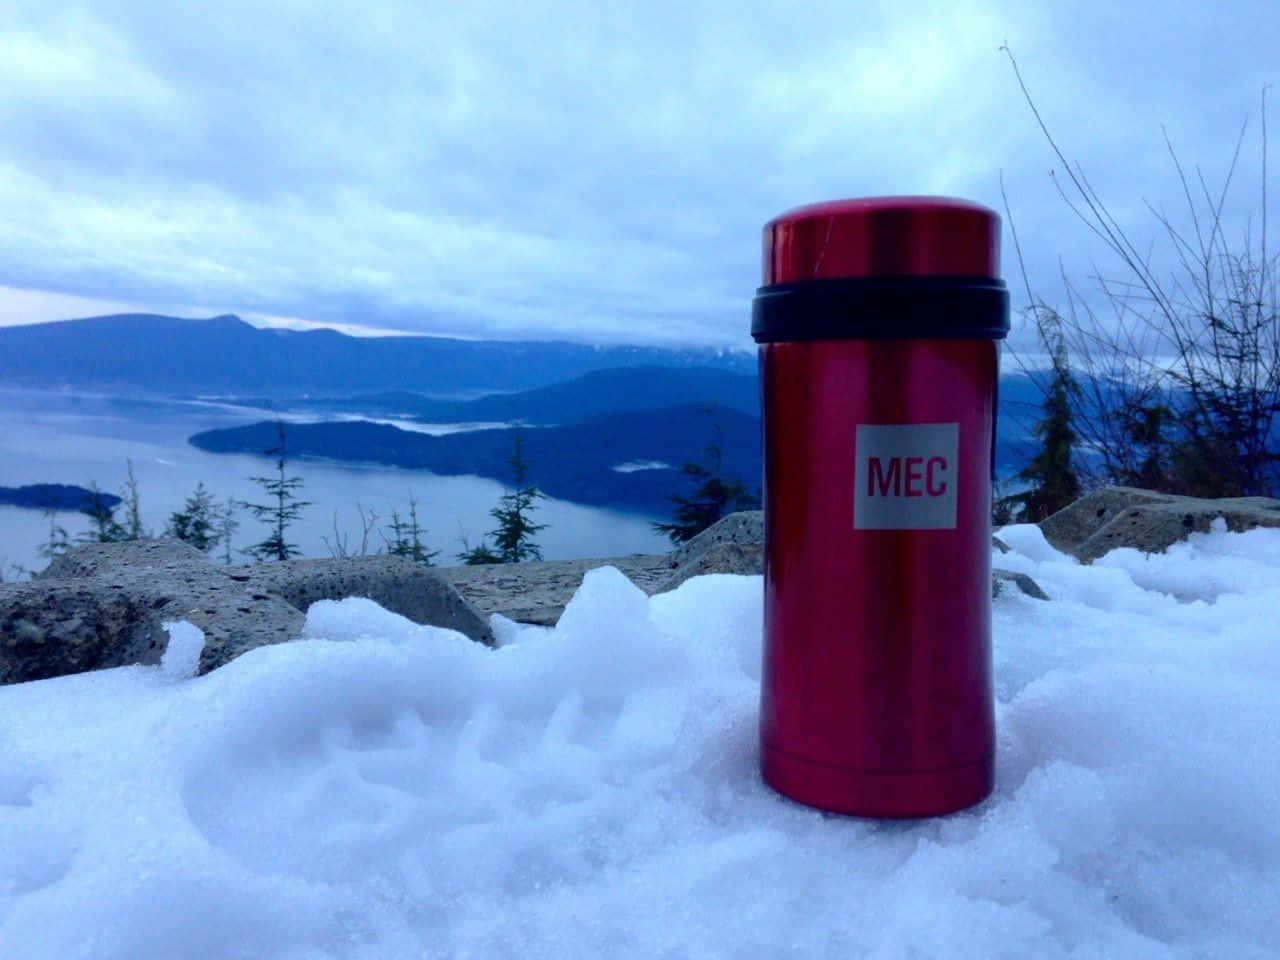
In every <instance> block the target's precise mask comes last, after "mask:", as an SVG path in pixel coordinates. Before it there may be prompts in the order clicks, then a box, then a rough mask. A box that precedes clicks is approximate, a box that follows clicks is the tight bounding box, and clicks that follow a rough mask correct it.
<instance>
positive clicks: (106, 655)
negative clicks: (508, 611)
mask: <svg viewBox="0 0 1280 960" xmlns="http://www.w3.org/2000/svg"><path fill="white" fill-rule="evenodd" d="M357 595H358V596H369V597H371V598H372V599H374V600H375V601H376V602H378V603H380V604H382V606H384V607H386V608H387V609H389V610H392V611H394V612H396V613H400V614H402V615H403V616H406V617H408V618H409V619H411V620H415V621H417V622H419V623H429V624H432V625H435V626H443V627H448V628H450V629H454V630H458V631H460V632H462V633H464V634H466V635H467V636H469V637H471V638H472V639H473V640H477V641H479V642H481V643H487V644H492V643H493V635H492V633H491V631H490V629H489V626H488V624H487V622H486V621H485V620H484V619H483V618H482V617H481V616H480V614H479V613H477V612H476V611H475V610H474V609H473V608H471V607H470V606H469V605H468V604H467V602H466V601H465V600H464V599H463V598H462V597H460V596H459V595H458V594H457V592H456V591H454V590H453V588H451V587H450V586H449V584H448V583H447V582H446V581H445V580H444V579H442V578H441V577H440V576H439V575H438V574H436V573H434V572H433V571H430V570H425V569H422V568H420V567H417V566H415V565H414V564H412V563H411V562H410V561H408V560H404V559H403V558H398V557H397V558H391V557H361V558H353V559H345V560H335V561H324V560H313V561H297V562H293V563H280V564H258V565H254V566H246V567H216V566H214V565H213V564H211V563H210V562H209V561H208V560H207V558H206V557H205V556H204V554H202V553H200V552H199V551H197V550H194V549H192V548H191V547H189V546H187V545H186V544H184V543H182V542H180V541H176V540H163V539H162V540H141V541H132V542H127V543H112V544H86V545H84V546H80V547H76V548H75V549H73V550H71V551H69V552H68V553H67V554H65V555H63V556H61V557H58V558H57V559H56V560H54V562H53V563H51V564H50V565H49V567H48V568H47V569H46V570H44V571H43V572H42V573H40V574H39V575H38V576H37V577H36V579H34V580H32V581H31V582H30V583H18V584H0V683H18V682H22V681H25V680H37V679H45V678H47V677H55V676H60V675H63V674H68V673H79V672H81V671H84V670H95V669H101V668H105V667H117V666H124V665H127V664H131V663H158V662H159V660H160V657H161V655H162V654H163V653H164V649H165V646H166V644H167V642H168V635H167V633H166V632H165V630H164V629H163V626H162V625H163V624H164V623H165V622H166V621H172V620H187V621H189V622H191V623H193V624H195V625H196V626H197V627H199V628H200V629H201V630H202V631H203V632H204V634H205V647H204V651H203V652H202V654H201V657H200V672H201V673H207V672H208V671H210V670H213V669H215V668H216V667H218V666H221V665H222V664H224V663H227V662H228V661H230V660H233V659H234V658H235V657H238V656H239V655H240V654H242V653H244V652H246V651H248V650H252V649H253V648H255V647H260V646H263V645H265V644H272V643H282V642H285V641H287V640H291V639H293V638H295V637H297V636H298V635H299V634H300V633H301V631H302V625H303V611H304V610H305V609H306V607H307V606H309V605H310V604H311V603H313V602H314V601H316V600H322V599H332V600H338V599H342V598H344V597H347V596H357Z"/></svg>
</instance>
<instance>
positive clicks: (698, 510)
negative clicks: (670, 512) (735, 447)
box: [653, 422, 760, 543]
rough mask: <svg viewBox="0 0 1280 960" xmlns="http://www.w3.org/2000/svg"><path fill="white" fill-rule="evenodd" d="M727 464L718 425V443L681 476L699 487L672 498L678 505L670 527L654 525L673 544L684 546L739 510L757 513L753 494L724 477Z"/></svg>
mask: <svg viewBox="0 0 1280 960" xmlns="http://www.w3.org/2000/svg"><path fill="white" fill-rule="evenodd" d="M723 460H724V446H723V430H722V428H721V426H720V424H719V423H718V422H717V423H716V424H715V439H714V440H712V442H711V443H709V444H708V445H707V447H706V449H705V450H704V451H703V458H702V459H701V460H688V461H686V462H685V463H684V465H683V466H681V468H680V472H681V473H682V474H684V475H685V476H686V477H688V478H689V480H690V482H692V483H694V484H696V486H695V487H694V489H693V491H692V493H691V494H690V495H689V496H682V495H680V494H671V495H669V496H668V497H667V499H668V500H671V501H672V502H673V503H675V505H676V509H675V514H674V516H673V518H672V522H671V523H654V524H653V528H654V529H655V530H657V531H658V532H659V533H665V534H666V535H667V536H668V537H670V538H671V542H672V543H684V542H685V541H686V540H691V539H692V538H694V537H696V536H697V535H698V534H700V533H701V532H702V531H703V530H705V529H707V527H709V526H711V525H712V524H713V523H715V522H716V521H717V520H719V519H721V518H722V517H724V516H727V515H728V514H730V513H734V512H735V511H738V510H758V509H759V508H760V498H759V497H757V496H755V495H754V494H752V493H750V492H749V491H748V490H747V488H746V485H745V484H743V482H742V481H741V480H740V479H739V478H737V477H724V476H721V470H722V468H723Z"/></svg>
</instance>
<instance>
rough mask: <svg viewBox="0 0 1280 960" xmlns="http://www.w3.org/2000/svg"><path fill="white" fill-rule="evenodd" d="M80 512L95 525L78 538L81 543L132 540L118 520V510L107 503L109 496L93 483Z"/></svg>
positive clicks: (90, 484)
mask: <svg viewBox="0 0 1280 960" xmlns="http://www.w3.org/2000/svg"><path fill="white" fill-rule="evenodd" d="M80 510H81V512H82V513H84V514H86V515H87V516H88V517H89V520H90V522H91V523H92V524H93V526H92V527H91V528H90V529H89V530H88V532H86V533H82V534H81V535H80V536H79V537H78V538H77V540H78V541H79V542H80V543H120V542H121V541H123V540H130V539H132V538H131V537H129V536H128V535H127V533H126V532H125V528H124V527H122V526H121V525H120V523H119V522H118V521H117V520H116V508H115V507H114V506H112V505H111V504H109V503H108V502H107V495H106V494H104V493H103V492H102V491H101V490H99V489H98V485H97V484H96V483H94V482H92V481H90V483H89V496H88V497H86V498H85V503H84V506H82V507H81V508H80Z"/></svg>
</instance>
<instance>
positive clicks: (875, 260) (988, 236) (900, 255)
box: [764, 197, 1000, 286]
mask: <svg viewBox="0 0 1280 960" xmlns="http://www.w3.org/2000/svg"><path fill="white" fill-rule="evenodd" d="M890 275H892V276H965V277H997V276H999V275H1000V221H999V218H997V217H996V215H995V213H994V212H993V211H991V210H988V209H987V208H985V207H981V206H978V205H977V204H973V203H968V202H967V201H963V200H952V199H950V198H947V197H874V198H871V199H865V200H835V201H831V202H829V203H818V204H813V205H812V206H808V207H800V208H799V209H796V210H792V211H790V212H788V213H784V214H783V215H782V216H780V217H777V218H776V219H774V220H771V221H770V222H769V223H768V224H766V225H765V228H764V283H765V285H766V286H768V285H770V284H778V283H798V282H801V281H804V280H821V279H831V278H837V277H869V276H890Z"/></svg>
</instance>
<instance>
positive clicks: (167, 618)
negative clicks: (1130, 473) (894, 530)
mask: <svg viewBox="0 0 1280 960" xmlns="http://www.w3.org/2000/svg"><path fill="white" fill-rule="evenodd" d="M1217 517H1222V518H1224V519H1225V520H1226V522H1227V525H1228V527H1229V528H1230V529H1233V530H1243V529H1248V528H1250V527H1255V526H1276V527H1280V501H1277V500H1267V499H1264V498H1248V499H1245V500H1192V499H1190V498H1186V497H1169V496H1167V495H1163V494H1152V493H1150V492H1148V491H1143V490H1133V489H1129V488H1124V487H1109V488H1103V489H1101V490H1098V491H1095V492H1093V493H1091V494H1089V495H1088V496H1086V497H1084V498H1083V499H1082V500H1080V501H1078V502H1076V503H1074V504H1072V505H1071V506H1070V507H1068V508H1067V509H1065V510H1063V511H1061V512H1059V513H1057V514H1055V515H1054V516H1052V517H1050V518H1049V519H1048V520H1045V521H1044V522H1043V523H1042V524H1041V528H1042V529H1043V531H1044V533H1045V536H1046V538H1047V539H1048V540H1049V542H1050V543H1051V544H1053V545H1054V546H1055V547H1057V548H1058V549H1060V550H1063V551H1064V552H1067V553H1070V554H1072V555H1074V556H1075V557H1077V558H1078V559H1080V560H1081V561H1082V562H1089V561H1090V560H1092V559H1094V558H1095V557H1097V556H1101V554H1102V553H1104V552H1106V551H1107V550H1110V549H1113V548H1115V547H1118V546H1133V547H1137V548H1139V549H1142V550H1147V551H1158V550H1162V549H1164V548H1165V547H1167V546H1169V544H1171V543H1174V542H1176V541H1177V540H1180V539H1182V538H1184V537H1186V536H1187V535H1188V534H1190V533H1191V532H1193V531H1196V530H1207V529H1208V528H1209V525H1210V524H1211V523H1212V521H1213V520H1214V519H1215V518H1217ZM763 540H764V525H763V517H762V515H761V514H760V513H759V512H758V511H755V512H746V513H735V514H733V515H731V516H728V517H726V518H724V519H723V520H721V521H720V522H719V523H718V524H716V525H715V526H713V527H711V528H710V529H709V530H707V531H705V532H704V533H702V534H701V535H699V536H698V537H696V538H694V539H693V540H690V541H689V542H688V543H686V544H684V545H682V546H681V547H679V548H678V549H676V550H674V551H672V552H671V553H669V554H661V555H633V556H627V557H613V558H605V559H591V560H570V561H564V562H558V563H523V564H513V565H494V566H478V567H434V568H424V567H422V566H419V565H416V564H414V563H412V562H410V561H409V560H406V559H403V558H400V557H388V556H367V557H351V558H344V559H337V560H297V561H290V562H285V563H264V564H253V565H248V566H239V567H223V566H216V565H214V564H212V563H210V562H209V561H208V559H207V558H206V557H205V556H204V555H203V554H201V553H200V552H198V551H196V550H194V549H192V548H191V547H189V546H187V545H186V544H184V543H181V542H180V541H176V540H165V539H160V540H142V541H134V542H130V543H116V544H88V545H84V546H80V547H77V548H75V549H74V550H72V551H70V552H69V553H67V554H66V555H64V556H62V557H59V558H57V559H56V560H54V561H53V563H51V564H50V565H49V567H48V568H47V569H46V570H44V571H43V572H42V573H40V574H38V575H37V577H36V578H35V579H34V580H32V581H31V582H30V583H16V584H0V683H20V682H23V681H26V680H38V679H44V678H48V677H55V676H60V675H64V674H69V673H79V672H82V671H85V670H96V669H101V668H105V667H116V666H124V665H127V664H132V663H157V662H159V660H160V657H161V656H162V654H163V653H164V650H165V646H166V644H167V642H168V633H167V631H166V630H165V629H164V626H163V625H164V624H165V623H168V622H172V621H178V620H186V621H188V622H190V623H193V624H195V625H196V626H197V627H199V628H200V629H201V630H202V631H203V632H204V634H205V647H204V650H203V652H202V654H201V658H200V672H202V673H205V672H208V671H209V670H213V669H215V668H216V667H218V666H221V665H222V664H224V663H226V662H228V661H229V660H231V659H233V658H235V657H237V656H239V655H240V654H241V653H244V652H245V651H247V650H250V649H253V648H254V647H258V646H262V645H264V644H270V643H281V642H284V641H287V640H290V639H293V638H295V637H297V636H298V635H299V634H300V633H301V630H302V626H303V616H304V613H305V611H306V609H307V607H308V606H310V605H311V604H312V603H314V602H316V601H317V600H325V599H334V600H336V599H342V598H344V597H350V596H360V597H368V598H370V599H372V600H374V601H376V602H377V603H379V604H381V605H382V606H383V607H386V608H387V609H388V610H391V611H393V612H395V613H399V614H401V615H402V616H405V617H408V618H409V619H410V620H414V621H416V622H418V623H425V624H431V625H434V626H440V627H447V628H449V629H452V630H457V631H459V632H461V633H463V634H465V635H466V636H468V637H470V638H471V639H472V640H475V641H476V642H478V643H485V644H492V643H493V634H492V632H491V630H490V627H489V616H490V615H491V614H501V615H502V616H505V617H508V618H509V619H512V620H516V621H520V622H523V623H533V624H544V625H551V624H554V623H555V622H556V621H557V620H558V619H559V617H560V614H561V613H562V612H563V610H564V607H565V604H566V603H568V601H569V599H570V597H572V596H573V593H574V591H575V590H577V588H578V586H579V585H580V584H581V583H582V577H583V574H585V573H586V571H587V570H590V569H591V568H593V567H599V566H603V565H606V564H607V565H611V566H614V567H617V568H618V569H619V570H621V571H622V572H623V573H624V574H626V576H628V577H629V578H630V579H631V580H632V581H633V582H634V583H636V585H637V586H639V587H641V588H642V589H644V590H645V591H646V592H647V593H650V594H654V593H661V592H664V591H667V590H672V589H674V588H675V587H677V586H679V585H680V584H681V583H683V582H684V581H685V580H687V579H689V578H690V577H693V576H698V575H700V574H705V573H735V574H754V573H760V572H761V570H762V567H763V560H762V544H763ZM995 546H996V547H997V548H999V547H1000V546H1001V545H1000V544H999V542H998V541H997V542H996V544H995ZM1004 589H1016V590H1018V591H1020V592H1022V593H1024V594H1026V595H1028V596H1031V597H1035V598H1037V599H1041V600H1046V599H1048V597H1047V596H1046V595H1045V593H1044V591H1043V590H1041V589H1040V587H1039V585H1037V584H1036V583H1035V581H1034V580H1032V579H1031V578H1030V577H1028V576H1026V575H1025V574H1021V573H1014V572H1011V571H1007V570H1001V569H999V567H998V565H997V567H996V569H995V570H993V577H992V595H993V596H994V595H997V594H999V593H1000V592H1001V591H1002V590H1004Z"/></svg>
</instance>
